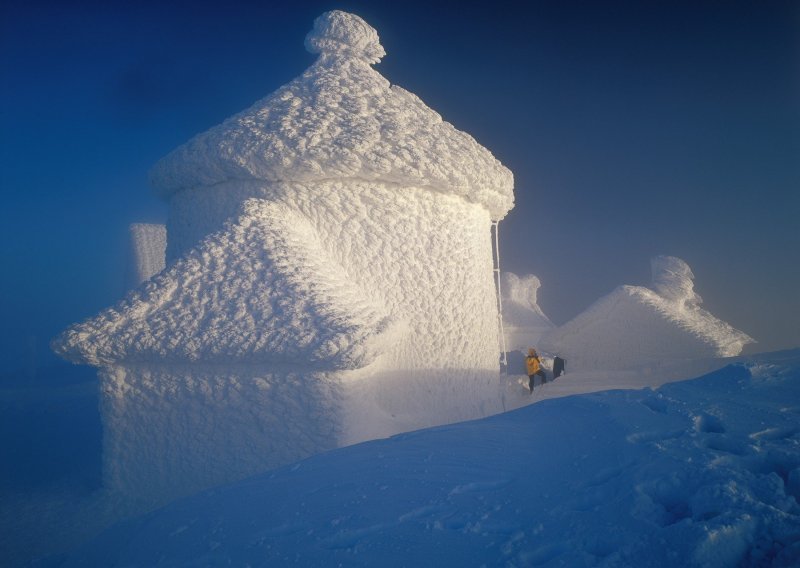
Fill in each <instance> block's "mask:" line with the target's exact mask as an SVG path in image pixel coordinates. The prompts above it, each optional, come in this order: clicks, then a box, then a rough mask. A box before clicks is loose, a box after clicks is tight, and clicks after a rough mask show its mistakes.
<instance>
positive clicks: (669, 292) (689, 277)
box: [650, 255, 703, 304]
mask: <svg viewBox="0 0 800 568" xmlns="http://www.w3.org/2000/svg"><path fill="white" fill-rule="evenodd" d="M650 269H651V271H652V273H653V284H652V288H653V290H654V291H655V292H657V293H658V294H659V295H660V296H661V297H662V298H665V299H667V300H672V301H674V302H678V303H681V304H683V303H691V304H700V303H701V302H702V301H703V300H702V298H701V297H700V295H699V294H697V293H696V292H695V291H694V274H692V269H691V268H689V265H688V264H686V262H685V261H683V260H681V259H680V258H677V257H675V256H665V255H660V256H655V257H653V258H652V259H650Z"/></svg>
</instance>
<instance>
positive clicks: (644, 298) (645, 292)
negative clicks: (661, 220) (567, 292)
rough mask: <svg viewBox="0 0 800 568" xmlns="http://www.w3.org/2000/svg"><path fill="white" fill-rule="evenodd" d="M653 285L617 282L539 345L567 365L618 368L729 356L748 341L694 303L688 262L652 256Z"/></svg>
mask: <svg viewBox="0 0 800 568" xmlns="http://www.w3.org/2000/svg"><path fill="white" fill-rule="evenodd" d="M651 267H652V270H653V283H652V287H653V289H650V288H645V287H643V286H620V287H619V288H617V289H616V290H614V291H613V292H611V293H610V294H609V295H608V296H605V297H604V298H601V299H600V300H598V301H597V302H595V303H594V304H593V305H591V306H590V307H589V308H588V309H586V311H584V312H583V313H581V314H579V315H578V316H577V317H575V318H574V319H573V320H572V321H570V322H567V323H566V324H565V325H563V326H561V327H559V328H557V329H555V330H553V331H552V332H551V333H549V334H547V335H546V336H545V337H544V338H543V340H542V346H543V347H544V348H545V349H547V350H549V351H551V352H553V353H555V354H559V355H562V356H564V357H566V358H567V359H568V360H569V361H570V367H571V368H579V369H589V368H592V369H603V368H605V369H623V368H626V367H630V366H635V365H638V364H643V363H650V362H656V361H667V360H670V359H677V360H682V359H694V358H706V357H709V358H710V357H733V356H736V355H738V354H739V353H740V352H741V350H742V348H743V347H744V346H745V345H747V344H748V343H753V342H754V341H753V339H752V338H751V337H749V336H748V335H747V334H745V333H743V332H741V331H739V330H737V329H735V328H733V327H732V326H730V325H729V324H727V323H725V322H724V321H722V320H719V319H717V318H716V317H714V316H713V315H711V314H710V313H709V312H708V311H706V310H704V309H703V308H701V307H700V306H699V304H700V302H701V299H700V296H698V295H697V294H696V293H695V292H694V289H693V288H694V283H693V282H692V279H693V278H694V275H693V274H692V271H691V269H690V268H689V265H687V264H686V263H685V262H684V261H683V260H681V259H679V258H676V257H669V256H658V257H655V258H653V259H652V261H651Z"/></svg>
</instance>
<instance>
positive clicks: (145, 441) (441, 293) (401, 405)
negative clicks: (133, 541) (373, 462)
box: [54, 11, 513, 502]
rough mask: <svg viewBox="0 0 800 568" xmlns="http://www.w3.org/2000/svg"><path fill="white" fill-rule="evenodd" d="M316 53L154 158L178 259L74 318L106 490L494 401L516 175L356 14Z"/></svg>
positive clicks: (372, 433) (335, 23)
mask: <svg viewBox="0 0 800 568" xmlns="http://www.w3.org/2000/svg"><path fill="white" fill-rule="evenodd" d="M306 47H307V48H308V49H309V50H310V51H311V52H312V53H318V54H319V57H318V59H317V61H316V63H314V64H313V65H312V66H311V67H310V68H309V69H308V70H307V71H306V72H305V73H303V74H302V75H301V76H300V77H298V78H297V79H295V80H294V81H292V82H290V83H288V84H287V85H285V86H283V87H281V88H280V89H278V90H277V91H276V92H275V93H273V94H272V95H270V96H268V97H267V98H265V99H263V100H261V101H259V102H257V103H256V104H255V105H253V106H252V107H251V108H249V109H247V110H245V111H244V112H242V113H240V114H238V115H236V116H233V117H231V118H230V119H228V120H226V121H225V122H224V123H222V124H221V125H219V126H216V127H214V128H212V129H211V130H209V131H208V132H205V133H203V134H200V135H198V136H196V137H195V138H193V139H192V140H190V141H189V142H187V143H186V144H185V145H183V146H181V147H179V148H178V149H176V150H175V151H173V152H172V153H171V154H169V155H168V156H167V157H165V158H164V159H163V160H161V161H160V162H159V163H158V164H157V165H156V166H155V168H154V169H153V171H152V180H151V181H152V183H153V185H154V187H155V188H156V190H157V192H158V193H159V194H160V195H161V196H162V197H163V198H164V199H166V200H167V201H168V203H169V219H168V223H167V246H166V268H165V269H164V270H163V271H162V272H160V273H159V274H157V275H155V276H153V277H152V278H151V279H150V280H148V281H147V282H145V283H144V284H143V285H142V286H141V287H139V288H138V289H136V290H134V291H133V292H131V293H130V294H129V295H128V296H127V297H126V298H125V299H124V300H123V301H122V302H120V303H119V304H118V305H117V306H115V307H114V308H110V309H108V310H105V311H104V312H102V313H101V314H99V315H98V316H96V317H94V318H92V319H89V320H88V321H86V322H83V323H81V324H77V325H75V326H73V327H71V328H69V329H68V330H66V331H65V332H64V333H63V334H62V335H61V336H60V337H59V338H57V339H56V340H55V342H54V348H55V349H56V351H57V352H59V353H60V354H61V355H62V356H64V357H66V358H67V359H70V360H72V361H74V362H77V363H83V364H90V365H94V366H97V367H99V368H100V372H99V376H100V382H101V391H102V402H101V407H102V417H103V421H104V427H105V441H104V460H105V464H104V468H105V480H106V484H107V485H108V486H109V487H111V488H112V489H116V490H118V491H120V492H122V493H126V494H129V495H131V496H134V497H141V498H143V499H146V500H150V501H152V502H159V501H165V500H168V499H170V498H173V497H175V496H178V495H181V494H185V493H189V492H191V491H195V490H197V489H200V488H203V487H207V486H210V485H214V484H218V483H221V482H226V481H230V480H233V479H237V478H240V477H243V476H246V475H248V474H251V473H254V472H257V471H260V470H264V469H268V468H271V467H275V466H278V465H281V464H284V463H288V462H291V461H294V460H297V459H300V458H302V457H305V456H308V455H310V454H313V453H316V452H319V451H323V450H326V449H329V448H333V447H337V446H340V445H343V444H347V443H352V442H356V441H360V440H364V439H369V438H374V437H380V436H385V435H390V434H393V433H396V432H401V431H405V430H410V429H415V428H421V427H426V426H430V425H434V424H441V423H446V422H452V421H456V420H463V419H468V418H475V417H479V416H484V415H487V414H491V413H494V412H497V411H499V410H500V399H499V390H498V388H497V381H496V379H497V371H498V368H499V361H498V343H499V342H498V339H499V336H498V326H497V307H496V298H495V288H494V283H493V280H492V277H493V273H492V268H493V261H492V250H491V241H490V227H491V224H492V222H493V221H496V220H499V219H501V218H502V217H503V216H505V214H506V213H507V212H508V211H509V210H510V208H511V207H512V206H513V191H512V189H513V178H512V175H511V172H510V171H509V170H508V169H506V168H505V167H503V166H502V165H501V164H500V162H498V161H497V160H496V159H495V158H494V157H493V156H492V155H491V153H490V152H489V151H487V150H486V149H484V148H483V147H481V146H480V145H478V144H477V142H475V140H474V139H473V138H472V137H470V136H469V135H467V134H465V133H463V132H460V131H458V130H456V129H455V128H454V127H453V126H452V125H450V124H449V123H447V122H444V121H443V120H442V118H441V117H440V116H439V115H438V114H437V113H435V112H434V111H432V110H431V109H429V108H428V107H426V106H425V105H424V104H423V103H422V102H421V101H420V99H419V98H417V97H416V96H415V95H413V94H411V93H409V92H407V91H405V90H403V89H401V88H400V87H397V86H393V85H390V84H389V82H388V81H387V80H386V79H384V78H383V77H382V76H381V75H380V74H378V73H377V72H376V71H375V70H374V69H373V68H372V67H371V65H372V64H374V63H377V62H378V61H379V60H380V58H381V57H382V56H383V55H384V51H383V48H382V47H381V45H380V43H379V41H378V36H377V33H376V32H375V30H374V29H372V28H371V27H370V26H369V25H367V24H366V23H365V22H364V21H363V20H362V19H360V18H358V17H357V16H354V15H351V14H346V13H344V12H340V11H333V12H328V13H326V14H323V15H322V16H320V17H319V18H317V20H316V21H315V23H314V29H313V30H312V31H311V32H310V33H309V34H308V36H307V38H306Z"/></svg>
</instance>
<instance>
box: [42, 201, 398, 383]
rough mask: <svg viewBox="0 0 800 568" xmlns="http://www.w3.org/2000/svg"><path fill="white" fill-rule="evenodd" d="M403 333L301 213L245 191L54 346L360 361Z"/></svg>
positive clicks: (310, 362) (106, 356) (95, 353)
mask: <svg viewBox="0 0 800 568" xmlns="http://www.w3.org/2000/svg"><path fill="white" fill-rule="evenodd" d="M400 333H402V327H401V324H397V323H395V322H394V321H393V320H392V318H390V316H388V314H387V312H386V311H385V309H384V308H383V306H382V303H381V302H380V300H379V299H377V298H373V297H370V296H369V295H368V294H366V293H365V292H363V291H360V290H358V288H357V287H356V286H354V285H353V283H352V282H351V281H350V280H349V279H348V278H347V276H346V275H345V274H344V271H343V269H342V268H341V267H340V266H338V265H337V264H336V263H335V262H332V261H331V260H330V259H329V258H328V255H327V254H325V253H324V251H323V249H322V247H321V244H320V242H319V237H318V236H317V234H316V232H315V231H314V229H313V227H311V225H310V224H309V222H308V221H307V220H306V219H305V218H304V217H303V216H302V215H300V214H299V213H297V212H295V211H294V210H292V209H290V208H288V207H286V206H285V205H281V204H278V203H272V202H268V201H263V200H257V199H250V200H247V201H245V203H244V204H243V205H242V211H241V214H240V215H239V216H238V218H235V219H233V220H232V221H230V222H228V224H227V225H226V227H225V229H223V230H222V231H220V232H218V233H214V234H212V235H209V236H208V237H207V238H206V239H204V240H203V241H202V242H201V243H200V244H199V245H198V246H197V247H195V248H194V249H192V250H191V252H189V253H188V254H187V255H186V256H184V257H183V258H181V259H180V260H178V261H177V262H175V263H174V264H173V265H172V266H170V267H169V268H167V269H166V270H164V271H163V272H161V273H159V274H158V275H156V276H154V277H153V278H152V279H151V280H150V281H148V282H147V283H146V284H145V285H144V286H143V287H141V288H139V289H137V290H135V291H133V292H131V293H130V294H129V295H128V296H127V297H126V298H125V299H124V300H123V301H122V302H120V303H119V304H118V305H117V306H115V307H114V308H109V309H107V310H104V311H103V312H101V313H100V314H99V315H98V316H96V317H94V318H91V319H89V320H87V321H85V322H83V323H80V324H76V325H73V326H71V327H70V328H68V329H67V330H66V331H64V332H63V333H62V334H61V335H60V336H59V337H57V338H56V339H55V340H54V341H53V345H52V347H53V349H54V350H55V351H56V352H57V353H59V354H60V355H62V356H63V357H64V358H66V359H69V360H71V361H73V362H76V363H85V364H90V365H96V366H103V365H108V364H114V363H147V362H152V361H154V360H157V361H174V362H184V363H191V362H194V361H198V360H202V361H203V362H204V363H214V362H219V363H225V362H230V361H233V360H235V361H237V362H250V363H265V362H267V363H271V364H278V365H281V364H283V365H288V366H292V367H302V368H305V369H311V370H315V369H318V370H329V369H347V368H359V367H363V366H365V365H367V364H369V363H370V362H372V361H373V360H374V359H375V358H376V357H377V356H378V355H379V354H380V353H382V352H383V350H384V348H385V347H386V346H387V345H388V343H387V342H394V341H395V340H396V339H397V336H398V334H400Z"/></svg>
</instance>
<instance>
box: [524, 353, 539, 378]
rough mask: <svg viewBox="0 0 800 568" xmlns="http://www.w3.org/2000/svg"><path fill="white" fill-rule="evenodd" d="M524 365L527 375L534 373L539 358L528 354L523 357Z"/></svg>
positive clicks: (537, 369)
mask: <svg viewBox="0 0 800 568" xmlns="http://www.w3.org/2000/svg"><path fill="white" fill-rule="evenodd" d="M525 366H526V367H527V368H528V374H529V375H535V374H536V373H537V372H538V371H539V367H540V363H539V358H538V357H536V356H535V355H528V356H527V357H525Z"/></svg>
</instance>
